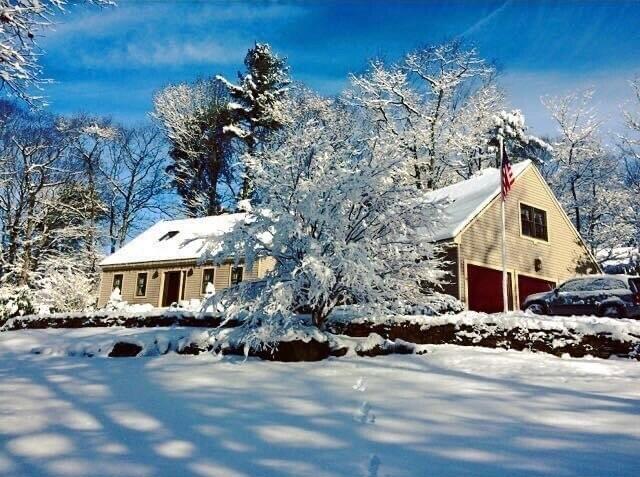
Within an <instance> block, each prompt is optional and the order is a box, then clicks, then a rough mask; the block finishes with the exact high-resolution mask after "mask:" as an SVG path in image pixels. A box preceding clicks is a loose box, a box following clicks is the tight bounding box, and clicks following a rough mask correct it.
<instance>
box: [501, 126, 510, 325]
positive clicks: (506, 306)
mask: <svg viewBox="0 0 640 477" xmlns="http://www.w3.org/2000/svg"><path fill="white" fill-rule="evenodd" d="M499 143H500V144H499V149H500V152H499V154H500V199H501V200H500V205H501V209H500V211H501V216H502V217H501V218H502V304H503V311H504V312H505V313H506V312H507V311H509V302H508V296H509V295H508V293H507V285H508V280H507V240H506V227H507V225H506V219H505V207H504V203H505V199H506V197H505V194H504V167H503V166H504V164H503V160H504V139H503V138H502V136H500V138H499Z"/></svg>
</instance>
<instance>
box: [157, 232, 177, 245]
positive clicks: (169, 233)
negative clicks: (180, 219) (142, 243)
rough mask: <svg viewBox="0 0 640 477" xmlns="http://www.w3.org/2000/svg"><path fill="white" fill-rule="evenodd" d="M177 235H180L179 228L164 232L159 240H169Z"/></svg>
mask: <svg viewBox="0 0 640 477" xmlns="http://www.w3.org/2000/svg"><path fill="white" fill-rule="evenodd" d="M176 235H178V231H177V230H171V231H169V232H167V233H166V234H164V235H163V236H162V237H160V240H158V242H162V241H164V240H169V239H170V238H173V237H175V236H176Z"/></svg>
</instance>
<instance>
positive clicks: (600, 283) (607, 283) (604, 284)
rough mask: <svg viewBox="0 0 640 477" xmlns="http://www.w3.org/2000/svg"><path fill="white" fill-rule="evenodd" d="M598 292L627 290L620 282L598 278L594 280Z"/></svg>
mask: <svg viewBox="0 0 640 477" xmlns="http://www.w3.org/2000/svg"><path fill="white" fill-rule="evenodd" d="M596 285H597V288H598V290H625V289H627V288H629V287H628V286H627V285H626V284H625V283H624V282H623V281H622V280H616V279H614V278H600V279H598V280H596Z"/></svg>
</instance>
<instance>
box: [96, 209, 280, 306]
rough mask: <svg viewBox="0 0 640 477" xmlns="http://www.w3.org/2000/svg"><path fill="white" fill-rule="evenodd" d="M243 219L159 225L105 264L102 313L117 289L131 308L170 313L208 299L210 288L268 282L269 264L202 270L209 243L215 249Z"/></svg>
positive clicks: (231, 264) (100, 299) (236, 216)
mask: <svg viewBox="0 0 640 477" xmlns="http://www.w3.org/2000/svg"><path fill="white" fill-rule="evenodd" d="M244 217H245V214H243V213H238V214H227V215H219V216H211V217H202V218H196V219H182V220H163V221H160V222H158V223H157V224H155V225H154V226H152V227H151V228H149V229H147V230H146V231H144V232H143V233H141V234H140V235H138V236H137V237H136V238H134V239H133V240H131V241H130V242H129V243H127V244H126V245H125V246H123V247H122V248H121V249H119V250H118V251H116V252H115V253H113V254H112V255H110V256H108V257H107V258H105V259H104V260H103V261H102V262H100V267H101V269H102V274H101V280H100V294H99V297H98V307H102V306H104V305H105V304H106V303H107V302H108V300H109V296H110V295H111V292H112V291H113V290H114V289H115V288H118V289H120V290H121V293H122V299H123V300H125V301H127V302H129V303H137V304H143V303H150V304H152V305H154V306H157V307H165V306H169V305H171V304H172V303H174V302H179V301H182V300H191V299H201V298H203V297H204V296H205V294H206V292H207V287H208V286H209V287H210V285H208V284H209V283H212V284H213V285H214V287H215V289H216V290H221V289H223V288H226V287H229V286H231V285H233V284H236V283H239V282H241V281H245V280H255V279H257V278H259V277H262V276H264V274H265V273H266V272H267V271H268V270H269V269H270V268H271V267H272V266H273V265H272V260H271V259H268V258H262V259H260V260H258V261H257V262H256V263H255V264H254V266H253V268H251V269H248V268H247V267H246V266H245V264H244V263H239V264H238V265H235V264H234V262H233V261H232V260H228V261H227V262H226V263H223V264H221V265H219V266H213V265H211V264H207V265H200V264H199V259H200V258H201V257H202V255H203V254H204V253H206V248H205V243H206V242H207V241H208V242H209V244H211V243H213V244H215V238H216V237H218V236H221V235H222V234H224V233H225V232H227V231H229V230H231V228H232V227H233V226H234V224H236V223H237V222H239V221H241V220H243V219H244Z"/></svg>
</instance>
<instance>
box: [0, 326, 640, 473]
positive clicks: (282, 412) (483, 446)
mask: <svg viewBox="0 0 640 477" xmlns="http://www.w3.org/2000/svg"><path fill="white" fill-rule="evenodd" d="M176 330H177V331H176ZM179 330H180V329H179V328H178V329H175V328H174V329H172V330H170V329H162V330H159V329H146V330H140V329H123V328H110V329H105V328H85V329H76V330H69V329H56V330H24V331H11V332H4V333H0V389H1V390H2V392H0V475H3V476H5V475H6V476H26V475H30V476H36V475H38V476H40V475H42V476H48V475H52V476H54V475H55V476H57V475H65V476H86V475H91V476H101V475H104V476H114V475H120V476H175V475H195V476H280V475H283V476H300V475H303V476H304V475H312V476H314V477H321V476H365V477H373V476H375V477H383V476H461V475H474V476H497V475H510V476H513V475H534V476H535V475H554V476H572V475H575V476H605V475H606V476H623V475H629V476H631V475H634V476H635V475H637V471H638V461H637V456H638V455H639V454H640V366H639V364H638V362H637V361H632V360H621V359H609V360H601V359H591V358H582V359H573V358H558V357H555V356H552V355H548V354H542V353H531V352H517V351H504V350H495V349H484V348H474V347H458V346H453V345H441V346H424V347H422V349H426V350H427V351H428V352H427V354H424V355H402V356H400V355H392V356H387V357H378V358H348V357H344V358H332V359H329V360H325V361H321V362H317V363H287V364H285V363H276V362H266V361H260V360H257V359H253V358H250V359H248V360H246V361H245V360H243V359H242V358H238V357H225V358H222V359H219V358H217V357H215V356H212V355H209V354H207V355H200V356H196V357H194V356H180V355H176V354H174V353H169V354H167V355H164V356H157V357H146V358H120V359H110V358H103V357H94V358H87V357H80V356H69V350H70V349H71V350H72V349H74V347H78V349H80V348H81V347H82V346H83V343H93V345H95V343H99V342H100V341H101V340H106V339H110V337H112V335H113V334H118V335H121V336H122V335H132V334H133V335H138V338H140V339H144V336H141V335H144V334H152V333H153V334H156V335H157V334H158V333H165V334H171V333H176V332H179ZM32 349H39V351H40V354H34V353H32V352H30V351H31V350H32Z"/></svg>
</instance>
